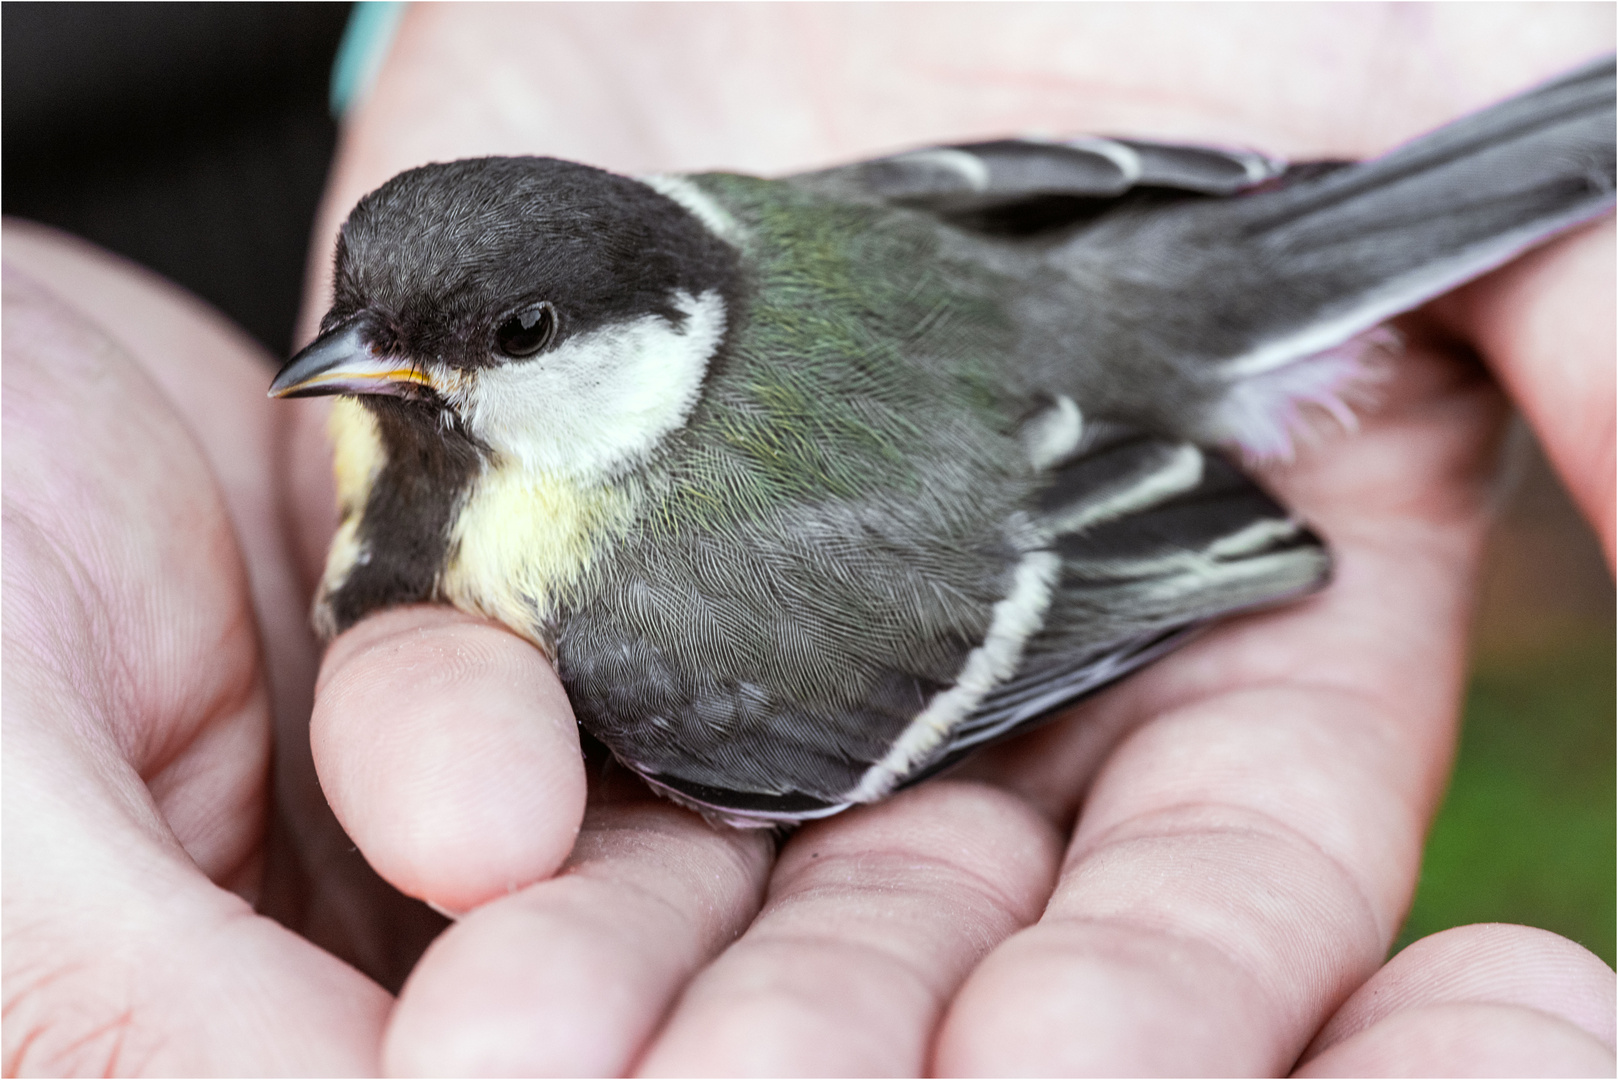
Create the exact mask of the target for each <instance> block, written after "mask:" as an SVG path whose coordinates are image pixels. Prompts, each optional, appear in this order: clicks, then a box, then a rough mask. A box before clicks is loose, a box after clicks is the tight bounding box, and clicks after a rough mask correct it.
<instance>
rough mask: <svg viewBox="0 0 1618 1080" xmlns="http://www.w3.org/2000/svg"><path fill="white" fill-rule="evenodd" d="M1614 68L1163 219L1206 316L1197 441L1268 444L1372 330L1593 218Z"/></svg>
mask: <svg viewBox="0 0 1618 1080" xmlns="http://www.w3.org/2000/svg"><path fill="white" fill-rule="evenodd" d="M1614 70H1615V69H1614V61H1613V58H1612V57H1607V58H1605V59H1602V60H1599V61H1597V62H1595V63H1592V64H1589V65H1587V66H1585V67H1583V68H1580V69H1579V70H1577V71H1574V72H1572V73H1570V74H1568V75H1565V76H1563V77H1562V78H1559V79H1557V80H1556V81H1554V82H1551V83H1547V84H1545V85H1543V86H1540V87H1537V88H1536V89H1533V90H1530V91H1528V92H1527V93H1524V94H1522V95H1520V96H1518V97H1515V98H1512V99H1510V100H1508V101H1505V102H1502V103H1501V104H1499V105H1496V106H1493V107H1492V108H1489V109H1486V110H1484V111H1483V112H1480V113H1476V114H1474V115H1472V116H1468V117H1466V118H1464V119H1461V120H1458V121H1456V122H1454V123H1452V124H1450V125H1448V126H1446V127H1443V128H1440V129H1439V130H1437V131H1435V132H1433V133H1431V134H1429V135H1426V136H1423V137H1421V138H1419V139H1416V140H1414V141H1413V142H1410V143H1408V144H1406V145H1404V146H1401V147H1399V148H1398V149H1396V150H1394V151H1392V152H1391V153H1389V154H1387V155H1385V156H1383V157H1381V158H1377V159H1375V160H1373V161H1367V162H1363V163H1359V164H1351V165H1342V166H1335V167H1333V166H1316V167H1311V166H1304V167H1302V168H1299V169H1296V170H1293V171H1290V172H1288V173H1287V174H1283V176H1282V177H1280V178H1279V179H1278V180H1277V181H1275V182H1274V183H1273V186H1272V187H1269V188H1267V189H1266V188H1260V189H1258V190H1254V191H1252V192H1250V193H1248V194H1244V195H1241V196H1238V197H1236V198H1233V199H1228V200H1221V201H1219V202H1218V203H1217V204H1207V203H1205V204H1202V205H1201V206H1200V207H1197V208H1195V209H1194V210H1193V211H1192V212H1190V213H1187V214H1184V215H1183V216H1182V215H1176V216H1179V217H1180V222H1179V225H1178V227H1179V229H1180V231H1179V233H1178V235H1173V236H1171V237H1168V238H1166V239H1168V241H1169V246H1170V248H1171V249H1173V250H1177V251H1179V252H1181V253H1183V254H1184V257H1185V258H1188V259H1189V260H1191V261H1192V263H1194V265H1190V266H1188V267H1187V273H1186V274H1185V276H1184V277H1183V278H1181V280H1182V281H1183V282H1184V285H1183V287H1184V288H1185V289H1186V290H1187V291H1188V293H1189V292H1191V291H1192V290H1194V292H1195V296H1196V299H1195V306H1196V307H1197V308H1199V309H1200V311H1201V313H1202V314H1204V315H1206V314H1207V313H1208V308H1207V305H1208V304H1210V303H1212V304H1215V305H1217V306H1218V309H1219V310H1218V312H1217V314H1216V316H1215V318H1214V319H1213V320H1212V321H1213V322H1214V323H1215V324H1217V326H1218V327H1219V329H1218V331H1217V332H1216V333H1214V334H1213V335H1212V336H1211V338H1210V337H1209V336H1208V335H1207V334H1206V332H1205V333H1204V335H1203V337H1202V339H1201V341H1200V342H1198V343H1197V344H1196V346H1195V348H1196V351H1199V352H1200V353H1201V356H1200V358H1199V361H1198V363H1197V365H1196V366H1197V367H1199V368H1200V369H1201V371H1202V372H1203V374H1204V376H1209V375H1211V376H1212V377H1213V379H1214V380H1215V382H1217V383H1223V384H1224V386H1225V387H1226V393H1225V395H1224V398H1223V400H1221V401H1220V403H1219V404H1218V405H1217V406H1216V407H1215V408H1213V409H1211V410H1209V412H1208V414H1207V415H1208V416H1209V417H1210V418H1211V419H1210V426H1211V427H1212V428H1213V430H1211V431H1207V432H1204V433H1203V434H1205V435H1207V436H1209V437H1211V438H1214V439H1217V440H1220V441H1226V442H1232V441H1233V442H1236V443H1238V444H1241V445H1243V446H1245V447H1247V448H1248V449H1249V450H1253V451H1257V452H1259V453H1263V452H1265V451H1266V450H1271V451H1273V450H1275V449H1277V448H1278V447H1283V446H1284V445H1285V443H1286V438H1287V437H1286V432H1285V430H1284V424H1285V422H1286V414H1287V412H1288V410H1289V408H1290V407H1294V406H1295V403H1296V402H1297V401H1298V400H1300V399H1302V400H1311V399H1313V400H1319V401H1323V402H1330V401H1331V400H1332V399H1333V397H1334V391H1333V388H1332V386H1331V385H1330V384H1331V383H1332V382H1333V381H1334V380H1340V379H1341V378H1342V376H1343V373H1344V372H1346V371H1347V370H1348V367H1349V366H1351V364H1352V359H1351V357H1350V356H1349V353H1351V352H1352V348H1353V343H1354V342H1356V341H1363V340H1364V335H1366V334H1367V332H1369V331H1372V330H1373V329H1374V328H1375V327H1377V326H1378V324H1380V323H1381V322H1382V321H1383V320H1385V319H1387V318H1389V317H1391V316H1393V315H1396V314H1399V313H1400V312H1404V311H1408V310H1410V309H1412V308H1414V307H1416V306H1418V305H1420V304H1422V303H1424V302H1425V301H1427V300H1429V299H1432V298H1433V297H1435V296H1438V295H1440V294H1442V293H1444V292H1447V291H1449V290H1450V289H1452V288H1455V287H1456V286H1458V285H1460V284H1462V283H1464V282H1466V281H1469V280H1471V279H1472V278H1475V277H1478V276H1480V275H1482V274H1484V273H1486V272H1487V271H1489V270H1491V269H1493V268H1495V267H1497V266H1500V265H1501V264H1503V263H1505V262H1507V261H1509V260H1510V259H1511V258H1513V257H1514V256H1516V255H1518V254H1519V253H1521V252H1523V251H1524V250H1526V249H1528V248H1531V247H1533V246H1535V245H1536V244H1539V243H1542V242H1544V241H1545V240H1546V239H1548V238H1550V237H1552V236H1554V235H1556V234H1557V233H1559V232H1562V231H1563V230H1566V229H1568V228H1570V227H1572V226H1574V225H1577V224H1579V223H1581V222H1584V221H1587V220H1589V219H1591V218H1593V217H1596V216H1598V215H1600V214H1602V213H1604V212H1606V211H1607V210H1608V209H1609V208H1610V207H1611V206H1612V205H1613V191H1614V141H1615V140H1614V125H1615V114H1614V96H1615V83H1614ZM1170 227H1171V228H1173V227H1174V226H1172V225H1171V226H1170ZM1154 246H1156V245H1154ZM1158 250H1159V251H1160V252H1161V251H1162V250H1164V248H1162V247H1158ZM1175 276H1178V275H1175ZM1206 325H1207V321H1204V326H1205V327H1206ZM1187 344H1189V343H1187ZM1345 345H1347V348H1346V349H1345ZM1266 424H1268V427H1266Z"/></svg>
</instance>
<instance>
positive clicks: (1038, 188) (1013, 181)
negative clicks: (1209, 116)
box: [790, 137, 1286, 232]
mask: <svg viewBox="0 0 1618 1080" xmlns="http://www.w3.org/2000/svg"><path fill="white" fill-rule="evenodd" d="M1285 169H1286V166H1285V164H1284V163H1283V162H1281V161H1278V160H1276V159H1274V158H1271V157H1267V156H1265V155H1263V154H1259V153H1255V152H1253V151H1248V150H1236V149H1222V148H1216V147H1208V146H1191V145H1179V144H1171V143H1158V142H1148V141H1145V140H1141V139H1113V138H1099V137H1085V138H1077V139H1067V140H1063V141H1047V140H1037V139H996V140H993V141H990V142H976V143H959V144H956V145H952V146H933V147H926V148H923V149H919V150H910V151H907V152H905V153H902V154H893V155H890V156H888V157H881V158H875V159H873V160H869V161H860V162H855V163H853V164H850V165H843V166H839V167H837V168H834V169H826V170H823V171H820V172H815V173H804V174H801V175H799V176H795V177H791V178H790V179H791V181H792V182H793V183H794V184H796V185H798V186H801V187H805V188H808V189H811V190H816V191H818V192H821V193H823V194H827V195H831V196H833V197H836V198H840V199H844V200H850V201H862V202H882V203H887V204H889V205H894V206H903V207H907V208H910V209H915V210H921V211H925V212H930V213H934V214H937V215H939V216H940V217H944V218H947V219H949V220H950V221H952V222H953V223H955V224H957V225H963V226H966V227H968V228H971V227H981V228H985V229H989V230H992V231H1014V232H1034V231H1039V230H1041V229H1045V228H1052V227H1059V226H1062V225H1065V224H1069V223H1071V222H1072V221H1074V220H1078V219H1082V218H1084V217H1087V216H1090V215H1093V214H1095V213H1096V212H1097V211H1098V210H1100V209H1103V208H1104V207H1105V205H1106V203H1107V202H1109V201H1110V200H1113V199H1117V198H1119V197H1121V196H1124V195H1126V194H1129V193H1130V192H1133V191H1137V190H1141V189H1148V190H1150V189H1156V190H1160V191H1174V192H1182V193H1189V194H1197V195H1234V194H1236V193H1237V192H1240V191H1245V190H1247V189H1248V188H1251V187H1253V186H1255V185H1257V184H1262V183H1264V182H1266V181H1269V180H1273V179H1274V178H1276V177H1278V176H1280V175H1281V174H1282V173H1283V172H1284V171H1285Z"/></svg>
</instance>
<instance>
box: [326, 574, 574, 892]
mask: <svg viewBox="0 0 1618 1080" xmlns="http://www.w3.org/2000/svg"><path fill="white" fill-rule="evenodd" d="M312 723H313V726H312V729H311V732H310V738H311V742H312V744H313V748H314V756H315V768H316V769H317V771H318V772H319V774H320V782H321V786H322V787H323V788H324V789H325V792H326V797H327V798H328V799H329V800H330V801H331V805H332V809H333V810H334V811H336V814H337V817H338V819H339V820H340V821H341V822H342V824H343V827H344V828H345V829H346V830H347V831H348V834H349V836H350V837H352V838H353V840H354V842H355V843H356V844H358V845H359V848H360V851H361V852H363V853H364V854H365V857H366V859H368V860H369V861H370V863H371V865H372V866H373V867H375V868H376V870H377V872H378V873H380V874H381V875H382V876H383V877H384V878H386V879H387V880H388V881H389V882H391V883H392V884H393V885H394V886H395V887H396V888H398V889H399V890H400V891H401V892H404V893H407V894H409V895H411V896H415V897H419V898H420V899H422V900H425V901H427V902H428V903H430V904H433V905H435V906H437V907H439V908H441V909H443V910H446V911H450V912H463V911H466V910H469V909H471V908H473V907H476V906H478V905H479V904H482V903H485V902H487V901H489V900H492V899H494V898H496V897H498V896H501V895H504V894H505V893H507V892H510V891H512V890H515V889H517V888H520V887H521V886H523V885H527V884H530V883H532V882H535V881H539V880H542V879H544V878H548V877H550V876H551V875H553V874H554V873H555V872H556V870H557V869H558V868H559V867H560V866H561V865H562V863H563V861H564V860H565V859H566V858H567V856H568V853H569V852H570V851H571V850H572V848H573V841H574V838H575V837H576V836H577V835H578V831H579V824H580V821H581V820H582V819H583V816H584V797H585V780H584V765H583V762H582V759H581V758H580V756H579V736H578V728H577V726H576V724H575V723H574V720H573V710H572V709H571V707H570V706H569V705H568V702H567V696H566V694H565V693H564V692H563V690H562V686H561V683H560V682H559V681H558V679H557V677H556V673H555V672H554V671H553V670H552V669H551V666H550V664H549V663H547V662H546V660H545V658H544V657H543V656H542V655H541V654H540V652H539V650H537V649H535V648H534V647H533V646H532V645H530V644H528V643H527V642H525V641H522V640H521V639H519V638H517V637H516V636H514V635H513V634H511V633H509V632H508V631H506V630H504V629H502V628H500V627H499V626H497V625H495V624H493V623H490V622H487V621H485V620H482V619H476V618H473V617H471V616H468V615H465V614H462V613H460V612H457V611H455V610H453V609H450V608H443V607H428V606H421V607H410V608H402V609H397V610H393V611H387V612H383V613H382V614H379V615H375V616H372V617H371V618H368V619H366V620H364V621H363V622H361V623H359V624H358V625H356V626H354V627H351V628H350V629H349V630H347V631H346V632H345V633H343V634H342V635H341V636H340V637H338V638H337V640H336V641H334V642H333V643H332V646H331V648H330V650H329V651H328V652H327V654H326V659H325V662H324V664H323V666H322V669H321V674H320V682H319V684H318V686H317V688H316V691H315V709H314V717H313V721H312Z"/></svg>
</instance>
